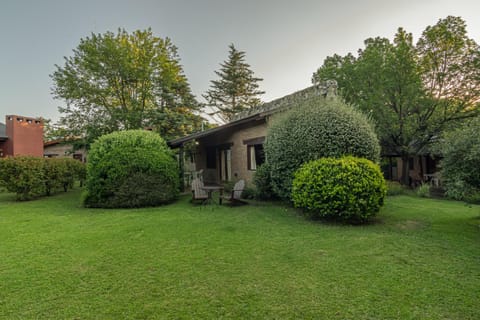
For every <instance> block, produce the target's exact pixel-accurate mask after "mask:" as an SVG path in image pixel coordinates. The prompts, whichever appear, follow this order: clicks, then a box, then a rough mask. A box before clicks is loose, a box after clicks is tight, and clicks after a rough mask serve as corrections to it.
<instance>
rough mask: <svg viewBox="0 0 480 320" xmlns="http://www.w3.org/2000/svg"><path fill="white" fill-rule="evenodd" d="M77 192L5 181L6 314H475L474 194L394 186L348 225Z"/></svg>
mask: <svg viewBox="0 0 480 320" xmlns="http://www.w3.org/2000/svg"><path fill="white" fill-rule="evenodd" d="M79 198H80V191H79V190H75V191H73V192H71V193H68V194H61V195H57V196H54V197H51V198H47V199H41V200H37V201H31V202H25V203H16V202H13V201H12V200H13V197H12V196H10V195H6V194H0V319H5V318H6V319H11V318H13V319H32V318H35V319H37V318H38V319H56V318H58V319H60V318H61V319H155V318H172V319H190V318H205V319H212V318H227V319H231V318H235V319H238V318H243V319H268V318H275V319H309V318H315V319H478V318H479V314H480V227H479V225H480V219H479V216H480V207H479V206H473V207H469V206H466V205H464V204H462V203H459V202H450V201H444V200H430V199H420V198H414V197H407V196H397V197H391V198H388V200H387V203H386V206H385V207H384V209H383V210H382V212H381V213H380V215H379V216H378V219H377V221H376V223H374V224H370V225H367V226H341V225H334V224H324V223H319V222H311V221H307V220H305V219H303V218H302V217H301V216H299V215H298V213H296V212H295V211H294V210H292V209H288V208H284V207H282V206H278V205H273V204H261V203H256V204H254V203H252V204H251V205H248V206H242V207H234V208H230V207H220V206H218V205H212V206H207V207H204V206H198V205H191V204H190V203H189V202H188V198H186V197H184V198H182V199H181V200H180V201H179V202H177V203H175V204H172V205H169V206H164V207H158V208H150V209H139V210H98V209H84V208H82V207H81V206H80V204H79Z"/></svg>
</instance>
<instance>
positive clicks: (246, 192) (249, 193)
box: [242, 187, 257, 200]
mask: <svg viewBox="0 0 480 320" xmlns="http://www.w3.org/2000/svg"><path fill="white" fill-rule="evenodd" d="M256 193H257V191H256V190H255V188H252V187H246V188H245V189H243V192H242V199H249V200H251V199H255V195H256Z"/></svg>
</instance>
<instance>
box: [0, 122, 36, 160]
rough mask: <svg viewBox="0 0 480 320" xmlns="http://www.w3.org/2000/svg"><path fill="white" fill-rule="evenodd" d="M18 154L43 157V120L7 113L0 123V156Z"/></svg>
mask: <svg viewBox="0 0 480 320" xmlns="http://www.w3.org/2000/svg"><path fill="white" fill-rule="evenodd" d="M20 155H22V156H35V157H43V122H42V121H41V120H39V119H35V118H29V117H23V116H17V115H8V116H6V117H5V123H0V157H2V158H3V157H7V156H20Z"/></svg>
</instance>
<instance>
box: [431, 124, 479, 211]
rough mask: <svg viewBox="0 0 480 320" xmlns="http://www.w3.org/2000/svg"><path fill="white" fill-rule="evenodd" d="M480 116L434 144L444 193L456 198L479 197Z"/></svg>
mask: <svg viewBox="0 0 480 320" xmlns="http://www.w3.org/2000/svg"><path fill="white" fill-rule="evenodd" d="M479 128H480V117H477V118H476V119H473V120H471V121H469V122H467V123H465V124H463V125H462V126H461V127H459V128H458V129H456V130H453V131H450V132H447V133H446V134H445V135H444V137H443V139H442V141H441V142H440V143H439V144H438V145H437V148H438V150H437V151H439V153H441V154H442V156H443V159H442V161H441V167H442V169H441V177H442V184H443V185H444V187H445V189H446V193H445V194H446V195H447V196H448V197H450V198H453V199H457V200H467V201H473V202H477V200H475V199H480V170H479V168H480V165H479V163H480V134H479Z"/></svg>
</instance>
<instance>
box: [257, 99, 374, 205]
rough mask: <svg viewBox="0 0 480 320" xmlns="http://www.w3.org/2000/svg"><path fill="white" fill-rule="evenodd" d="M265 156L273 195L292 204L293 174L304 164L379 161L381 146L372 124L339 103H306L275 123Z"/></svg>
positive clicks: (330, 101) (269, 131) (271, 128)
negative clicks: (349, 159) (354, 159)
mask: <svg viewBox="0 0 480 320" xmlns="http://www.w3.org/2000/svg"><path fill="white" fill-rule="evenodd" d="M265 155H266V159H267V161H268V164H269V166H270V179H271V183H272V189H273V191H274V193H275V194H276V195H277V196H278V197H280V198H281V199H283V200H290V195H291V188H292V180H293V173H294V172H295V171H296V170H297V169H298V168H299V167H300V166H301V165H302V164H304V163H305V162H307V161H310V160H315V159H319V158H323V157H335V158H338V157H342V156H346V155H351V156H356V157H360V158H367V159H369V160H372V161H374V162H378V161H379V159H380V145H379V142H378V138H377V136H376V134H375V131H374V128H373V126H372V124H371V123H370V121H369V120H368V119H367V118H366V116H364V115H363V114H362V113H360V112H359V111H357V110H355V109H353V108H352V107H350V106H349V105H346V104H345V103H344V102H343V101H340V100H338V99H335V100H327V99H324V98H322V97H315V98H310V99H306V100H305V101H304V102H303V103H302V104H301V105H299V106H297V107H295V108H293V109H291V110H290V111H289V112H287V113H286V114H285V115H283V116H280V117H279V119H277V120H276V121H275V120H274V122H273V124H272V126H271V127H270V128H269V130H268V133H267V139H266V143H265Z"/></svg>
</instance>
